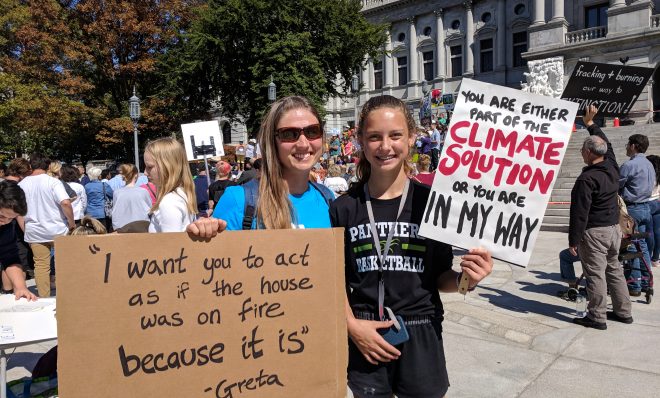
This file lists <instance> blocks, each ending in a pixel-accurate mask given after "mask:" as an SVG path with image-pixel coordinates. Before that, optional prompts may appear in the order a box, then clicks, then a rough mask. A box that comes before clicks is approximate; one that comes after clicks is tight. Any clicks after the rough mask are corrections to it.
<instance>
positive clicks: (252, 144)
mask: <svg viewBox="0 0 660 398" xmlns="http://www.w3.org/2000/svg"><path fill="white" fill-rule="evenodd" d="M256 152H257V140H255V139H254V138H250V139H249V140H248V144H247V146H246V147H245V163H248V162H249V161H250V159H252V158H255V157H257V153H256Z"/></svg>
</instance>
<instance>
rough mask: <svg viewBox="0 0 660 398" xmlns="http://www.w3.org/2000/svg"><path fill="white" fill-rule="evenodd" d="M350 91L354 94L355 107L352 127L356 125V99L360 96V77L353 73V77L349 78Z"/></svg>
mask: <svg viewBox="0 0 660 398" xmlns="http://www.w3.org/2000/svg"><path fill="white" fill-rule="evenodd" d="M351 92H352V93H353V94H355V101H354V103H355V109H354V115H353V117H354V120H355V125H354V126H353V127H357V124H358V111H357V108H358V104H357V103H358V99H359V98H360V78H358V75H357V74H353V77H352V78H351Z"/></svg>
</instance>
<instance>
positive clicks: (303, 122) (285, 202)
mask: <svg viewBox="0 0 660 398" xmlns="http://www.w3.org/2000/svg"><path fill="white" fill-rule="evenodd" d="M323 143H324V134H323V127H322V126H321V117H320V116H319V112H318V111H317V109H316V108H315V107H314V105H313V104H312V103H311V102H310V101H309V100H308V99H306V98H304V97H299V96H291V97H285V98H282V99H280V100H278V101H276V102H274V103H273V104H272V105H271V107H270V111H269V112H268V114H266V116H265V117H264V119H263V121H262V123H261V128H260V131H259V147H260V148H261V151H262V156H263V157H262V162H263V163H262V165H261V178H259V179H255V180H251V181H249V182H247V183H245V184H244V185H242V186H234V187H227V189H226V190H225V192H224V194H223V195H222V197H221V198H220V201H219V202H218V204H217V205H216V207H215V210H214V212H213V216H212V217H210V218H204V219H200V220H197V221H195V222H194V223H192V224H191V225H189V226H188V228H187V231H188V232H189V233H190V234H192V235H196V236H200V237H207V238H208V237H212V236H215V235H216V234H217V233H218V232H219V231H222V230H224V229H225V228H226V229H228V230H240V229H260V228H267V229H290V228H329V227H330V216H329V213H328V208H329V203H330V201H331V200H332V199H333V198H334V194H333V193H332V191H330V190H329V189H328V188H327V187H325V186H323V185H321V184H318V183H312V182H310V181H309V173H310V171H311V170H312V167H313V166H314V164H315V163H316V162H318V160H319V158H320V157H321V153H322V150H323Z"/></svg>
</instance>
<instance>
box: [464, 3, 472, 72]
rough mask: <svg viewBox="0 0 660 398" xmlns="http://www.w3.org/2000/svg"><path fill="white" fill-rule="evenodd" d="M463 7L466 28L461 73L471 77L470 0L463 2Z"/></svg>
mask: <svg viewBox="0 0 660 398" xmlns="http://www.w3.org/2000/svg"><path fill="white" fill-rule="evenodd" d="M463 6H464V7H465V20H466V22H467V23H466V25H467V26H466V29H465V54H466V57H465V66H464V67H463V70H464V73H463V75H464V76H466V77H472V76H473V75H474V52H473V49H472V47H474V17H473V15H472V0H467V1H464V2H463Z"/></svg>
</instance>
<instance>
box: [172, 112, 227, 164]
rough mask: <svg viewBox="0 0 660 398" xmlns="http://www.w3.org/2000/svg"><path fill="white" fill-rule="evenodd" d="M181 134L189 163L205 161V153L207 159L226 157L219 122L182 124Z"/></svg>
mask: <svg viewBox="0 0 660 398" xmlns="http://www.w3.org/2000/svg"><path fill="white" fill-rule="evenodd" d="M181 132H182V133H183V144H184V146H185V147H186V157H187V158H188V160H189V161H190V160H200V159H204V154H205V153H206V157H207V158H212V157H214V156H224V154H225V150H224V148H223V146H222V135H221V134H220V125H219V124H218V121H217V120H211V121H210V122H198V123H188V124H182V125H181Z"/></svg>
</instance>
